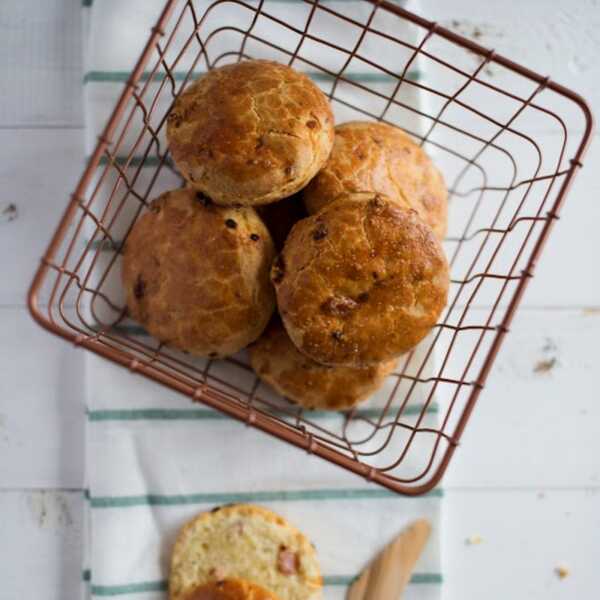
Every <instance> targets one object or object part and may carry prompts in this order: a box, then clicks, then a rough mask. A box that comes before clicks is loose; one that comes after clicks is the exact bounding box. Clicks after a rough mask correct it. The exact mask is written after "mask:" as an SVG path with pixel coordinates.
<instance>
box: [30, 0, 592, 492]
mask: <svg viewBox="0 0 600 600" xmlns="http://www.w3.org/2000/svg"><path fill="white" fill-rule="evenodd" d="M250 57H251V58H271V59H274V60H278V61H280V62H284V63H288V64H291V65H293V66H294V67H295V68H297V69H299V70H302V71H305V72H307V73H309V74H310V75H311V76H312V77H313V78H314V80H315V81H316V82H317V83H318V84H319V85H320V86H321V87H322V89H323V90H324V91H325V93H326V94H328V96H329V98H330V99H331V102H332V106H333V107H334V111H335V112H336V118H337V121H338V122H342V121H345V120H350V119H375V120H381V121H385V122H388V123H391V124H397V125H401V126H402V127H404V128H405V129H407V130H408V131H409V132H410V133H411V134H412V135H413V136H414V137H415V139H417V140H418V141H419V142H420V143H421V144H422V145H423V147H424V148H425V149H426V150H427V151H428V152H429V153H431V154H432V155H433V157H434V159H435V160H436V162H437V163H438V164H439V166H440V167H441V169H442V170H443V172H444V174H445V177H446V180H447V183H448V185H449V189H450V225H449V232H448V237H447V239H446V240H445V249H446V252H447V255H448V259H449V262H450V264H451V278H452V283H451V289H450V295H449V302H448V306H447V308H446V310H445V312H444V313H443V315H442V318H441V320H440V322H439V323H438V324H437V326H436V327H435V328H434V330H433V331H432V333H431V335H430V336H429V337H428V338H427V339H426V340H425V342H423V343H422V344H421V345H420V346H419V347H418V348H417V349H415V351H413V352H411V353H409V354H407V355H405V356H403V357H402V358H401V359H400V361H399V363H398V367H397V370H396V372H395V373H394V374H393V375H392V376H391V377H390V378H389V380H388V382H386V386H385V388H384V390H383V391H382V392H380V393H379V394H378V395H377V396H376V398H375V399H373V400H372V401H370V402H368V403H367V404H366V405H364V406H361V407H358V408H356V409H354V410H352V411H350V412H347V413H334V414H323V413H318V412H311V411H304V410H302V409H300V408H299V407H297V406H295V405H293V404H291V403H289V402H287V401H286V400H285V399H282V398H279V397H277V396H276V395H275V394H274V393H273V392H271V391H270V390H268V389H267V388H266V387H264V386H263V384H261V383H260V382H259V381H258V379H257V378H256V377H255V375H254V374H253V372H252V371H251V369H250V368H249V366H248V363H247V358H246V356H245V355H244V354H243V353H242V354H241V355H240V356H236V357H233V358H231V359H228V360H225V361H211V360H205V359H198V358H194V357H191V356H189V355H186V354H183V353H181V352H177V351H175V350H173V349H171V348H169V347H167V346H165V345H164V344H162V343H161V342H160V341H157V340H154V339H152V338H151V337H149V336H147V335H146V334H145V332H144V331H143V330H140V328H139V327H138V326H136V325H135V324H134V323H132V322H130V321H129V320H128V319H127V314H126V310H125V307H124V298H123V294H122V290H121V289H120V286H119V284H118V281H119V261H120V248H121V246H122V243H123V241H124V239H126V237H127V233H128V232H129V230H130V229H131V227H132V224H133V223H134V222H135V219H136V218H137V217H138V216H139V214H140V213H141V212H142V210H143V209H144V207H145V206H147V204H148V202H149V201H150V200H151V199H152V198H153V197H155V196H157V195H158V194H159V193H160V192H162V191H164V190H165V189H169V188H172V187H175V186H178V185H180V184H181V180H180V178H179V176H178V175H177V173H176V171H175V170H174V169H173V166H172V162H171V159H170V156H169V152H168V148H167V146H166V144H165V139H164V130H165V122H166V116H167V114H168V112H169V108H170V106H171V105H172V102H173V100H174V98H176V97H177V95H178V94H179V93H180V92H181V90H182V89H183V88H184V87H185V86H186V84H187V83H188V82H189V81H190V80H191V79H193V78H194V77H196V76H198V75H200V74H201V73H202V72H204V71H206V70H207V69H211V68H213V67H215V66H219V65H222V64H226V63H228V62H233V61H238V60H241V59H244V58H250ZM592 127H593V124H592V115H591V113H590V110H589V108H588V106H587V105H586V103H585V102H584V100H583V99H582V98H581V97H579V96H578V95H577V94H575V93H574V92H572V91H570V90H568V89H566V88H564V87H562V86H560V85H558V84H556V83H554V82H553V81H551V80H550V79H549V78H548V77H543V76H541V75H538V74H537V73H534V72H532V71H530V70H529V69H526V68H524V67H522V66H520V65H518V64H515V63H514V62H512V61H510V60H508V59H506V58H504V57H502V56H499V55H498V54H496V53H495V52H494V51H491V50H488V49H486V48H484V47H482V46H480V45H478V44H476V43H474V42H471V41H469V40H467V39H465V38H463V37H461V36H459V35H457V34H456V33H453V32H452V31H449V30H447V29H444V28H443V27H440V26H438V25H437V24H436V23H432V22H430V21H427V20H425V19H423V18H421V17H419V16H417V15H415V14H412V13H410V12H407V11H406V10H404V9H402V8H400V7H399V6H397V5H395V4H390V3H388V2H377V1H371V0H357V1H356V2H335V1H332V2H318V1H314V2H313V1H309V0H306V1H304V2H300V1H299V2H283V1H281V0H265V1H262V0H261V1H258V2H256V1H253V0H247V1H243V0H215V1H211V0H197V1H192V0H168V1H167V2H166V6H165V8H164V10H163V12H162V14H161V16H160V18H159V20H158V22H157V23H156V26H155V27H153V28H152V31H151V33H150V38H149V40H148V42H147V45H146V46H145V49H144V51H143V53H142V55H141V58H140V59H139V62H138V63H137V65H136V67H135V68H134V70H133V72H132V73H131V76H130V77H129V79H128V80H127V82H126V84H125V86H124V90H123V92H122V95H121V97H120V99H119V101H118V103H117V105H116V107H115V109H114V112H113V113H112V116H111V117H110V119H109V120H108V123H107V125H106V127H105V129H104V132H103V134H102V135H101V136H100V137H99V140H98V143H97V146H96V149H95V151H94V152H93V154H92V156H91V158H90V160H89V162H88V165H87V168H86V169H85V171H84V173H83V175H82V177H81V180H80V182H79V185H78V186H77V189H76V190H75V192H74V194H73V195H72V197H71V200H70V202H69V205H68V207H67V209H66V212H65V214H64V216H63V218H62V220H61V221H60V224H59V225H58V228H57V230H56V232H55V234H54V236H53V238H52V241H51V243H50V245H49V247H48V250H47V252H46V254H45V255H44V257H43V258H42V262H41V266H40V267H39V270H38V272H37V274H36V276H35V279H34V281H33V284H32V287H31V290H30V294H29V305H30V309H31V312H32V314H33V316H34V317H35V319H36V320H37V321H38V322H39V323H40V324H41V325H43V326H44V327H45V328H46V329H48V330H49V331H52V332H53V333H55V334H57V335H60V336H62V337H64V338H65V339H67V340H69V341H71V342H73V343H74V344H76V345H78V346H83V347H85V348H87V349H89V350H92V351H93V352H95V353H97V354H99V355H101V356H104V357H106V358H108V359H110V360H112V361H114V362H116V363H119V364H121V365H123V366H125V367H127V368H129V369H130V370H131V371H134V372H136V373H138V374H142V375H144V376H146V377H149V378H151V379H154V380H155V381H157V382H159V383H162V384H164V385H166V386H168V387H170V388H173V389H174V390H177V391H179V392H181V393H183V394H186V395H188V396H190V397H191V398H192V399H193V400H194V401H197V402H202V403H204V404H206V405H208V406H210V407H213V408H215V409H218V410H220V411H222V412H224V413H226V414H228V415H230V416H232V417H235V418H237V419H239V420H241V421H244V422H246V423H247V424H249V425H252V426H254V427H257V428H259V429H262V430H263V431H266V432H268V433H270V434H272V435H274V436H276V437H278V438H280V439H282V440H285V441H287V442H290V443H292V444H294V445H296V446H298V447H300V448H303V449H304V450H306V451H307V452H308V453H311V454H315V455H318V456H320V457H322V458H325V459H327V460H329V461H331V462H333V463H336V464H337V465H340V466H342V467H344V468H346V469H349V470H350V471H353V472H355V473H357V474H359V475H362V476H363V477H365V478H367V479H368V480H369V481H373V482H377V483H379V484H381V485H383V486H385V487H387V488H389V489H391V490H394V491H396V492H400V493H404V494H419V493H423V492H425V491H428V490H430V489H431V488H432V487H433V486H434V485H435V484H436V483H437V482H438V481H439V479H440V477H441V476H442V474H443V473H444V470H445V469H446V467H447V466H448V463H449V461H450V459H451V457H452V455H453V453H454V450H455V447H456V446H457V444H458V442H459V439H460V437H461V434H462V432H463V430H464V428H465V425H466V423H467V421H468V419H469V415H470V414H471V411H472V410H473V407H474V405H475V402H476V401H477V398H478V397H479V395H480V393H481V390H482V389H483V387H484V384H485V381H486V379H487V376H488V374H489V372H490V369H491V366H492V364H493V362H494V359H495V357H496V354H497V353H498V350H499V348H500V345H501V344H502V341H503V339H504V337H505V335H506V334H507V332H508V329H509V326H510V322H511V320H512V317H513V316H514V313H515V310H516V308H517V306H518V304H519V302H520V300H521V298H522V295H523V292H524V291H525V288H526V286H527V283H528V281H529V279H530V278H531V277H532V275H533V271H534V267H535V264H536V262H537V260H538V258H539V256H540V253H541V251H542V247H543V245H544V242H545V241H546V239H547V238H548V235H549V233H550V230H551V228H552V226H553V224H554V221H555V220H557V219H558V214H559V210H560V207H561V205H562V203H563V201H564V199H565V196H566V193H567V191H568V189H569V187H570V185H571V183H572V181H573V178H574V176H575V174H576V172H577V170H578V168H579V167H581V166H582V162H581V161H582V156H583V153H584V151H585V149H586V146H587V144H588V142H589V139H590V135H591V132H592Z"/></svg>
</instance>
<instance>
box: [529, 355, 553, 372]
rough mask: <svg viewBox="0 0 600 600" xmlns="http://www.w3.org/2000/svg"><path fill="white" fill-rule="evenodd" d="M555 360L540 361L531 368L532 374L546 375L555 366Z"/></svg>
mask: <svg viewBox="0 0 600 600" xmlns="http://www.w3.org/2000/svg"><path fill="white" fill-rule="evenodd" d="M556 362H557V361H556V358H550V359H548V360H540V361H539V362H538V363H537V364H536V365H535V367H534V368H533V372H534V373H548V371H551V370H552V369H553V368H554V367H555V366H556Z"/></svg>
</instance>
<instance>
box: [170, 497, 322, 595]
mask: <svg viewBox="0 0 600 600" xmlns="http://www.w3.org/2000/svg"><path fill="white" fill-rule="evenodd" d="M227 579H243V580H245V581H248V582H250V583H253V584H256V585H258V586H260V587H262V588H264V589H265V590H268V591H270V592H272V593H273V594H275V595H276V596H277V597H278V598H279V599H280V600H321V598H322V596H321V589H322V580H321V573H320V569H319V563H318V562H317V556H316V552H315V549H314V548H313V546H312V545H311V544H310V542H309V541H308V540H307V539H306V537H305V536H304V534H302V533H301V532H300V531H298V530H297V529H296V528H295V527H293V526H292V525H290V524H289V523H288V522H287V521H286V520H285V519H284V518H283V517H280V516H279V515H276V514H275V513H273V512H271V511H270V510H268V509H266V508H262V507H260V506H252V505H247V504H234V505H229V506H223V507H218V508H216V509H213V510H212V511H211V512H207V513H203V514H201V515H199V516H197V517H196V518H195V519H193V520H192V521H190V522H189V523H187V524H186V525H184V526H183V528H182V529H181V531H180V532H179V535H178V537H177V541H176V542H175V547H174V549H173V555H172V560H171V574H170V578H169V596H170V600H187V594H188V593H189V592H190V591H191V590H193V589H195V588H196V587H198V586H199V585H205V584H209V583H212V582H217V581H222V580H227Z"/></svg>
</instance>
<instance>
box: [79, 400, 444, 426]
mask: <svg viewBox="0 0 600 600" xmlns="http://www.w3.org/2000/svg"><path fill="white" fill-rule="evenodd" d="M422 410H423V405H422V404H413V405H410V406H407V407H406V408H405V409H404V410H403V411H402V416H407V415H419V414H421V412H422ZM438 411H439V407H438V405H437V404H431V405H430V406H428V407H427V410H426V411H425V412H426V413H427V414H436V413H437V412H438ZM390 412H393V411H390ZM277 414H278V416H283V417H289V418H291V419H293V418H295V415H293V414H290V413H285V412H282V413H277ZM381 414H382V409H380V408H363V409H360V408H359V409H357V410H356V411H355V413H354V415H355V416H357V417H363V418H366V419H369V418H372V419H376V418H378V417H379V416H380V415H381ZM87 416H88V420H89V421H91V422H99V421H204V420H207V421H211V420H228V419H230V418H231V417H229V416H228V415H225V414H223V413H221V412H218V411H215V410H210V409H205V408H122V409H96V410H88V411H87ZM303 416H304V417H305V418H306V419H308V420H311V419H324V418H327V417H335V416H345V415H344V413H341V412H331V411H324V410H315V411H310V412H306V413H304V415H303Z"/></svg>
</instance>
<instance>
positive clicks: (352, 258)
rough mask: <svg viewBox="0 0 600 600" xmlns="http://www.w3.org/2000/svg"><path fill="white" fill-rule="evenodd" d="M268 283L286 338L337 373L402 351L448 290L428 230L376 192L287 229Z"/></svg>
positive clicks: (422, 332) (346, 198) (440, 255)
mask: <svg viewBox="0 0 600 600" xmlns="http://www.w3.org/2000/svg"><path fill="white" fill-rule="evenodd" d="M271 279H272V281H273V283H274V285H275V291H276V293H277V305H278V308H279V314H280V315H281V318H282V320H283V324H284V326H285V328H286V330H287V332H288V334H289V336H290V338H291V340H292V342H293V343H294V344H295V345H296V346H297V347H298V349H299V350H300V351H301V352H302V353H303V354H306V355H307V356H309V357H310V358H312V359H313V360H315V361H316V362H319V363H323V364H326V365H333V366H346V367H363V366H366V365H373V364H376V363H379V362H381V361H384V360H390V359H393V358H396V357H398V356H399V355H400V354H402V353H404V352H406V351H407V350H410V349H411V348H412V347H413V346H415V345H416V344H417V343H418V342H420V341H421V340H422V339H423V338H424V337H425V336H426V335H427V333H428V332H429V330H430V329H431V328H432V327H433V326H434V325H435V324H436V323H437V320H438V318H439V317H440V315H441V313H442V310H443V308H444V306H445V305H446V299H447V295H448V287H449V275H448V263H447V261H446V257H445V255H444V251H443V249H442V246H441V244H440V242H439V241H438V239H437V238H436V236H435V235H434V233H433V231H432V230H431V228H430V227H429V226H428V225H426V224H425V223H424V222H423V221H422V220H421V219H420V217H419V216H418V215H417V213H416V211H414V210H412V209H406V208H402V207H401V206H398V205H397V204H395V203H394V202H392V201H391V200H389V199H388V198H385V197H383V196H382V195H380V194H375V193H363V194H359V193H356V194H348V195H342V196H341V197H340V198H339V199H338V200H336V201H335V202H332V203H331V204H329V205H327V206H326V207H325V208H323V209H322V210H321V211H320V212H318V213H317V214H316V215H312V216H311V217H308V218H307V219H303V220H302V221H299V222H298V223H297V224H296V225H294V228H293V229H292V232H291V233H290V235H289V236H288V238H287V240H286V242H285V246H284V248H283V252H281V254H280V255H279V257H278V259H277V260H276V261H275V263H274V265H273V269H272V270H271Z"/></svg>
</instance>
